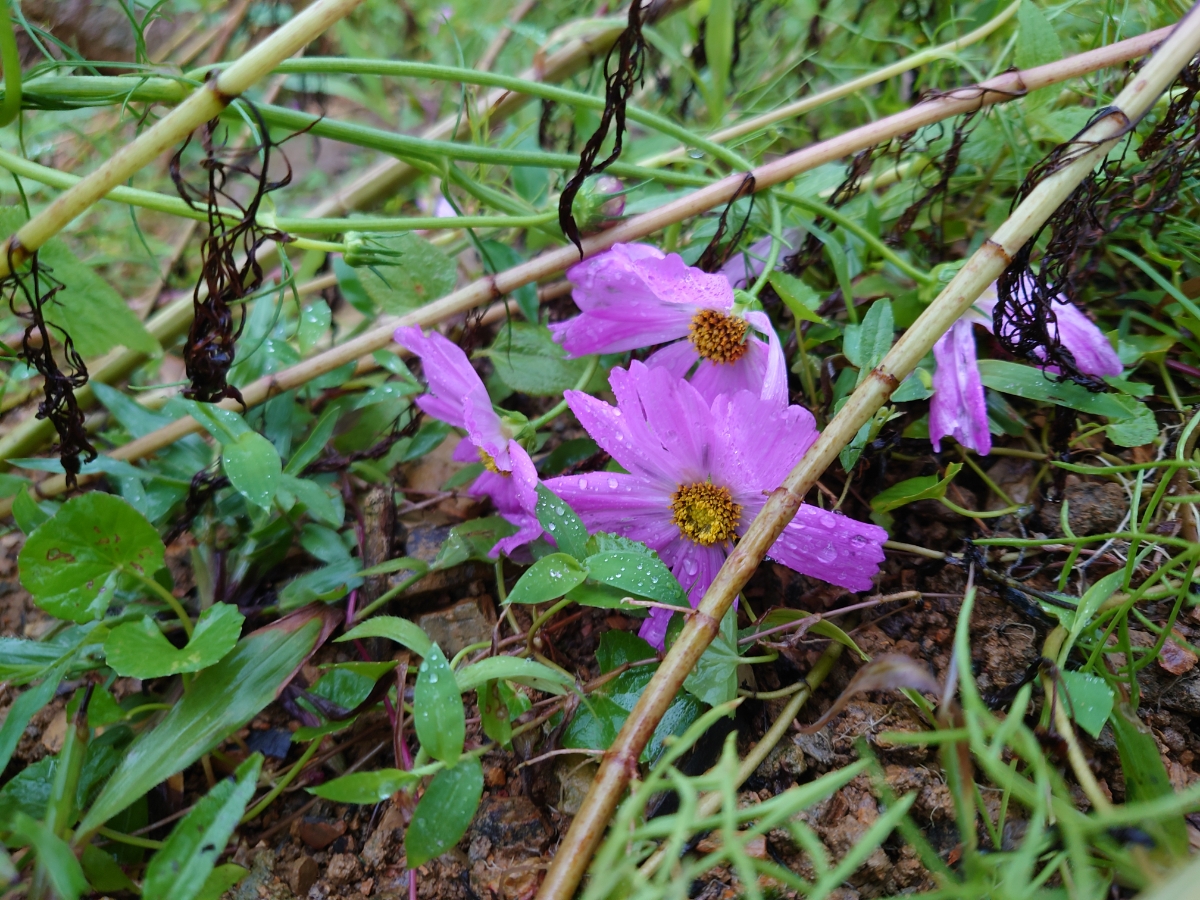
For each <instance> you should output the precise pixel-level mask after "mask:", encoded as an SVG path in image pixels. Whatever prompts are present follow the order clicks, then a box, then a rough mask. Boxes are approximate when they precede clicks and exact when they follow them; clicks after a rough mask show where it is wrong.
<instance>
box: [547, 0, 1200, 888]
mask: <svg viewBox="0 0 1200 900" xmlns="http://www.w3.org/2000/svg"><path fill="white" fill-rule="evenodd" d="M1197 50H1200V15H1198V14H1197V12H1196V8H1195V7H1194V8H1193V9H1192V10H1191V11H1190V12H1189V14H1188V15H1187V17H1186V18H1184V20H1183V21H1182V22H1181V23H1180V24H1179V25H1178V26H1177V27H1176V28H1175V30H1174V32H1173V33H1172V34H1171V37H1170V38H1169V39H1168V40H1167V42H1166V43H1165V44H1164V45H1163V47H1162V48H1161V49H1160V50H1159V52H1158V53H1157V54H1155V56H1154V57H1153V58H1152V59H1151V60H1150V62H1149V63H1147V64H1146V66H1145V67H1143V69H1142V70H1141V71H1140V72H1139V73H1138V74H1137V75H1136V76H1135V77H1134V78H1133V80H1132V81H1130V83H1129V84H1128V85H1127V86H1126V88H1125V89H1124V90H1123V91H1121V93H1120V95H1119V96H1118V97H1117V99H1116V100H1115V101H1114V103H1113V106H1112V107H1111V109H1112V112H1111V113H1110V114H1109V115H1107V116H1105V117H1104V118H1103V119H1101V120H1100V121H1099V122H1097V123H1096V124H1094V125H1093V126H1092V127H1091V128H1089V129H1088V131H1087V132H1086V133H1085V134H1084V135H1083V136H1082V137H1081V139H1080V142H1079V144H1078V145H1077V146H1078V147H1079V151H1080V152H1079V153H1078V155H1077V156H1075V158H1074V159H1073V160H1072V161H1071V162H1069V163H1067V164H1066V165H1064V166H1063V167H1062V168H1060V169H1059V170H1058V171H1056V172H1054V173H1053V174H1052V175H1050V176H1049V177H1047V178H1046V180H1044V181H1043V182H1041V183H1040V184H1039V185H1038V186H1037V187H1036V188H1035V189H1034V190H1033V191H1032V193H1031V194H1030V195H1029V196H1028V197H1027V198H1026V199H1025V200H1024V201H1023V202H1022V203H1021V205H1020V206H1018V207H1017V209H1016V210H1015V211H1014V212H1013V214H1012V215H1011V216H1010V217H1009V219H1008V221H1007V222H1005V223H1004V224H1003V225H1002V226H1001V227H1000V229H999V230H998V231H997V232H996V233H995V235H993V237H992V238H990V239H989V240H988V241H986V242H985V243H984V245H983V246H982V247H980V249H979V250H978V251H976V253H975V254H974V255H973V256H972V257H971V258H970V260H968V262H967V263H966V265H964V266H963V267H962V269H960V270H959V272H958V274H957V275H956V276H955V277H954V279H953V280H951V282H950V283H949V284H948V285H946V288H945V289H944V290H943V291H942V292H941V294H939V295H938V297H937V299H936V300H935V301H934V302H933V304H931V305H930V306H929V308H927V309H926V310H925V312H924V313H922V314H921V316H920V318H918V319H917V321H916V322H914V323H913V325H912V327H911V328H909V329H908V331H907V332H905V334H904V335H903V336H902V337H901V338H900V340H899V341H898V342H897V343H896V345H895V346H894V347H893V348H892V350H891V352H889V353H888V354H887V356H885V357H884V359H883V362H882V363H880V365H879V366H878V367H877V368H876V369H875V370H874V371H873V372H871V374H870V377H868V378H867V379H866V380H865V381H864V382H863V383H862V384H861V385H860V386H859V388H858V389H857V390H856V391H855V392H854V393H853V394H852V395H851V396H850V399H849V400H848V401H847V403H846V405H845V406H844V407H843V408H842V410H841V411H840V412H839V413H838V414H837V416H835V417H834V419H833V421H832V422H830V423H829V426H828V427H827V428H826V429H825V431H824V432H822V433H821V435H820V437H819V438H818V439H817V442H816V443H815V444H814V445H813V446H812V447H811V448H810V449H809V451H808V452H807V453H806V454H805V455H804V457H803V458H802V459H801V460H800V462H799V463H797V465H796V468H795V469H793V470H792V473H791V474H790V475H789V476H788V478H787V479H786V481H785V482H784V484H783V486H781V487H780V488H778V489H777V490H776V491H775V492H774V493H773V494H772V495H771V497H770V499H769V500H768V501H767V503H766V504H765V505H764V507H763V509H762V511H761V512H760V513H759V514H758V516H757V517H756V518H755V519H754V521H753V522H752V523H751V524H750V527H749V528H748V529H747V531H746V534H745V536H744V537H743V538H742V539H741V540H740V541H739V542H738V544H737V546H736V547H735V548H734V550H733V552H732V553H731V554H730V555H729V558H728V559H726V561H725V564H724V565H723V566H722V567H721V570H720V571H719V572H718V573H717V577H716V578H715V579H714V580H713V583H712V585H711V586H710V587H709V589H708V591H707V592H706V593H705V595H704V599H703V600H702V601H701V603H700V607H699V609H698V610H697V612H696V614H694V615H692V616H690V617H688V619H687V622H686V624H685V625H684V628H683V631H682V632H681V633H680V635H679V638H678V640H677V641H676V642H675V644H674V645H673V646H672V648H671V651H670V652H669V653H668V654H667V657H666V659H665V660H664V661H663V663H662V665H661V666H660V667H659V669H658V671H657V672H656V673H655V675H654V678H653V680H652V681H651V682H650V684H649V685H647V687H646V690H645V691H644V692H643V693H642V696H641V698H639V700H638V703H637V705H636V706H635V707H634V709H633V711H632V713H631V714H630V715H629V718H628V719H626V721H625V725H624V727H623V728H622V729H621V732H620V734H619V735H618V736H617V739H616V741H615V742H614V743H613V745H612V747H611V748H609V750H608V752H607V753H606V754H605V758H604V762H603V763H602V765H601V766H600V770H599V771H598V772H597V773H596V778H595V781H593V783H592V787H591V790H590V791H589V792H588V795H587V798H586V799H585V800H584V803H583V806H582V807H581V808H580V810H579V813H578V815H576V817H575V820H574V821H573V822H572V824H571V829H570V831H569V832H568V833H567V836H566V837H565V838H564V839H563V842H562V844H560V845H559V849H558V852H557V854H556V855H555V857H554V861H553V862H552V863H551V866H550V870H549V872H548V873H547V875H546V880H545V882H544V883H543V884H542V889H541V892H540V893H539V894H538V897H539V898H540V900H567V898H569V897H571V896H572V895H573V894H574V892H575V888H576V886H577V885H578V884H579V881H580V879H581V878H582V877H583V873H584V872H585V871H586V869H587V866H588V863H589V861H590V860H591V857H592V854H593V852H594V851H595V848H596V847H597V845H598V844H599V843H600V841H601V839H602V838H603V836H604V831H605V829H606V828H607V825H608V822H609V820H610V819H611V818H612V814H613V812H614V811H615V810H616V807H617V803H618V801H619V800H620V797H621V794H622V793H623V792H624V790H625V786H626V785H627V784H628V781H629V778H630V775H631V774H632V773H634V772H636V771H637V761H638V757H639V755H640V754H641V752H642V749H643V748H644V747H645V746H646V742H647V741H648V740H649V739H650V736H651V735H652V734H653V733H654V729H655V728H656V727H657V725H658V723H659V720H660V719H661V718H662V716H663V713H664V712H666V709H667V706H668V705H669V704H670V703H671V701H672V699H674V697H675V694H676V693H677V692H678V690H679V689H680V687H682V685H683V682H684V679H685V678H686V677H687V675H688V673H689V672H691V670H692V669H693V667H694V666H695V664H696V662H697V661H698V660H699V659H700V656H701V654H703V653H704V651H705V649H706V648H707V647H708V645H709V644H710V643H711V642H712V640H713V638H714V637H715V636H716V633H717V627H718V623H719V622H720V620H721V616H723V615H724V614H725V611H726V610H728V609H729V607H730V606H731V605H732V603H733V600H734V598H736V597H737V595H738V592H739V591H740V590H741V589H742V588H743V587H744V586H745V584H746V582H747V581H748V580H749V579H750V576H751V575H752V574H753V573H754V571H755V569H757V568H758V565H759V563H760V562H761V561H762V559H763V557H764V556H765V555H766V553H767V551H768V550H769V549H770V547H771V545H772V544H774V543H775V540H776V539H777V538H778V537H779V535H780V533H782V531H783V529H784V527H786V525H787V524H788V522H790V521H791V520H792V518H793V517H794V516H795V515H796V512H797V510H798V509H799V508H800V504H801V502H802V500H803V497H804V495H805V494H806V493H807V492H808V491H809V490H810V489H811V488H812V487H813V485H814V484H815V483H816V480H817V478H818V477H819V476H820V475H821V474H822V473H823V472H824V471H825V469H826V467H827V466H828V465H829V464H830V463H831V462H832V461H833V460H834V458H836V456H837V454H838V453H839V452H840V450H841V449H842V448H843V447H844V446H846V444H848V443H849V442H850V441H851V440H852V439H853V437H854V435H855V434H857V433H858V430H859V428H861V427H862V425H863V424H864V423H865V422H867V421H868V420H869V419H870V418H871V417H872V416H873V415H874V414H875V412H876V410H878V409H879V407H880V406H882V405H883V404H884V402H886V400H887V398H888V397H889V396H890V395H891V393H892V391H894V390H895V389H896V387H897V386H898V385H899V384H900V382H901V381H902V380H903V379H904V377H905V376H906V375H908V373H909V372H911V371H912V370H913V368H914V367H915V366H916V364H917V363H918V362H919V361H920V360H921V359H922V358H923V357H924V356H925V354H926V353H928V352H929V351H930V350H931V349H932V348H933V345H934V343H935V342H936V341H937V339H938V338H939V337H941V335H942V334H943V333H944V332H945V331H946V330H947V329H948V328H949V327H950V325H952V324H953V323H954V321H955V320H956V319H957V318H958V317H959V316H960V315H961V314H962V313H963V312H965V311H966V310H967V309H968V308H969V307H970V305H971V304H972V303H973V302H974V301H975V300H976V298H977V297H978V296H979V295H980V294H981V293H982V292H983V289H984V288H985V287H987V286H988V285H989V284H990V283H991V282H992V281H994V280H995V279H996V278H997V277H998V276H999V275H1000V273H1001V272H1002V271H1003V270H1004V268H1005V266H1007V265H1008V264H1009V262H1011V260H1012V257H1013V255H1014V254H1015V253H1016V252H1017V250H1019V249H1020V248H1021V247H1022V246H1023V245H1024V244H1025V242H1026V241H1027V240H1029V239H1030V238H1031V237H1032V236H1033V235H1034V234H1035V233H1036V232H1037V230H1038V229H1039V228H1040V227H1041V225H1042V224H1043V223H1044V222H1045V221H1046V219H1047V218H1049V216H1050V214H1051V213H1052V212H1053V211H1054V210H1055V209H1057V207H1058V206H1059V204H1061V203H1062V202H1063V201H1064V200H1065V199H1066V198H1067V197H1068V196H1069V195H1070V194H1071V192H1072V191H1073V190H1074V189H1075V188H1076V187H1077V186H1078V185H1079V183H1080V182H1081V181H1083V179H1084V178H1085V177H1086V176H1087V175H1088V174H1089V173H1091V171H1092V170H1093V168H1094V167H1095V165H1096V164H1097V163H1098V162H1099V161H1100V160H1101V159H1103V157H1104V156H1105V155H1106V154H1107V153H1108V151H1109V150H1110V149H1111V148H1112V147H1113V145H1114V144H1115V143H1116V141H1117V139H1118V138H1119V137H1120V136H1121V135H1123V134H1125V133H1126V132H1127V131H1128V129H1129V127H1130V125H1131V123H1133V122H1137V121H1138V120H1139V119H1140V118H1141V117H1142V116H1143V115H1144V114H1145V113H1146V111H1147V110H1148V109H1149V108H1150V107H1151V105H1152V104H1153V103H1154V102H1155V100H1156V99H1157V98H1158V96H1159V95H1160V94H1161V93H1162V92H1163V91H1165V90H1166V89H1167V87H1168V86H1169V85H1170V83H1171V82H1172V80H1174V78H1175V76H1176V75H1177V73H1178V72H1179V70H1180V69H1182V68H1183V67H1184V65H1185V64H1186V63H1187V62H1188V60H1190V59H1191V58H1192V57H1193V56H1195V55H1196V52H1197ZM1031 81H1032V79H1029V78H1028V77H1027V78H1026V81H1025V85H1024V87H1026V88H1027V89H1029V90H1032V89H1033V88H1034V87H1035V86H1036V85H1035V84H1032V83H1030V82H1031ZM955 93H958V92H955ZM885 121H886V120H885Z"/></svg>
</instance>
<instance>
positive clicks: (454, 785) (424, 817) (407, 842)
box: [404, 756, 483, 868]
mask: <svg viewBox="0 0 1200 900" xmlns="http://www.w3.org/2000/svg"><path fill="white" fill-rule="evenodd" d="M482 796H483V767H482V766H481V765H480V764H479V760H477V759H476V758H475V757H473V756H471V757H467V758H466V759H464V760H462V761H461V762H459V763H458V764H457V765H456V766H454V767H452V768H449V769H442V771H440V772H438V773H437V775H435V776H434V778H433V781H431V782H430V783H429V787H428V788H427V789H426V791H425V796H423V797H422V798H421V802H420V803H418V804H417V808H416V810H414V811H413V817H412V821H411V822H410V823H409V825H408V830H407V831H406V832H405V835H404V853H405V856H406V857H407V862H408V866H409V868H416V867H417V866H419V865H423V864H424V863H427V862H429V860H431V859H433V858H434V857H436V856H441V855H442V854H443V853H445V852H446V851H447V850H449V849H450V848H451V847H453V846H454V845H455V844H457V843H458V842H459V841H460V840H461V839H462V836H463V835H464V834H466V833H467V826H468V825H470V824H471V819H473V818H474V817H475V810H476V809H478V808H479V798H480V797H482Z"/></svg>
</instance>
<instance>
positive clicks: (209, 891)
mask: <svg viewBox="0 0 1200 900" xmlns="http://www.w3.org/2000/svg"><path fill="white" fill-rule="evenodd" d="M246 875H247V870H246V869H243V868H242V867H241V866H239V865H238V864H237V863H226V864H225V865H223V866H217V867H216V868H215V869H213V870H212V871H211V872H209V873H208V878H206V879H204V887H202V888H201V889H200V893H198V894H197V895H196V897H195V900H221V898H222V897H224V896H225V893H226V892H227V891H228V890H229V889H230V888H232V887H233V886H234V885H235V884H237V883H238V882H239V881H241V880H242V879H243V878H245V877H246Z"/></svg>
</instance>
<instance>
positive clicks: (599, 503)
mask: <svg viewBox="0 0 1200 900" xmlns="http://www.w3.org/2000/svg"><path fill="white" fill-rule="evenodd" d="M545 484H546V487H548V488H549V489H550V490H551V491H553V492H554V493H555V494H556V495H557V496H559V497H561V498H562V499H563V500H564V501H566V503H567V504H568V505H569V506H570V507H571V509H573V510H575V512H576V514H577V515H578V516H579V518H581V519H582V520H583V524H584V525H586V526H587V529H588V531H591V532H595V531H608V532H611V533H613V534H619V535H622V536H623V537H627V538H631V539H632V540H635V541H641V542H642V543H644V544H645V545H646V546H647V547H649V548H650V549H651V550H659V549H661V548H663V547H666V546H667V545H668V544H669V543H670V542H671V541H673V540H675V539H676V538H678V537H679V528H678V527H676V525H675V522H674V519H673V517H672V513H671V493H673V492H674V488H673V487H672V488H671V491H670V492H667V491H665V490H664V489H663V488H662V487H661V486H660V485H657V484H654V483H651V482H647V481H646V480H645V479H643V478H640V477H638V476H637V475H626V474H624V473H621V472H586V473H584V474H583V475H561V476H559V477H558V478H551V479H548V480H547V481H546V483H545Z"/></svg>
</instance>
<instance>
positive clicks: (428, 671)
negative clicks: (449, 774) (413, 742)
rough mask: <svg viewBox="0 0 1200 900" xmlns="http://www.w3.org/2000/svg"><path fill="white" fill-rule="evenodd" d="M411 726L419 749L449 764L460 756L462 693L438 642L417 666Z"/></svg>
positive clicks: (463, 734) (463, 731)
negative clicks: (415, 733)
mask: <svg viewBox="0 0 1200 900" xmlns="http://www.w3.org/2000/svg"><path fill="white" fill-rule="evenodd" d="M413 727H414V728H415V729H416V731H417V739H418V740H420V742H421V748H422V749H423V750H424V751H425V752H426V753H428V754H429V755H430V756H432V757H433V758H434V759H440V760H441V761H442V762H444V763H447V764H452V763H453V762H454V761H455V760H457V759H458V758H459V756H461V755H462V749H463V742H464V741H465V740H466V736H467V726H466V717H465V716H464V714H463V705H462V696H461V695H460V694H459V691H458V682H457V681H455V678H454V670H453V669H451V668H450V663H448V662H447V661H446V657H445V655H444V654H443V653H442V650H441V648H440V647H438V645H437V644H433V645H432V646H431V647H430V648H429V655H428V656H426V657H425V658H424V659H423V660H421V665H420V666H419V667H418V668H417V685H416V687H415V688H414V689H413Z"/></svg>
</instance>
